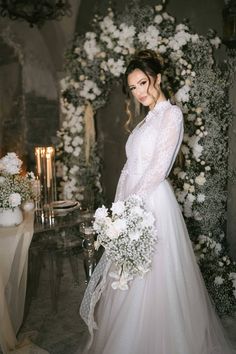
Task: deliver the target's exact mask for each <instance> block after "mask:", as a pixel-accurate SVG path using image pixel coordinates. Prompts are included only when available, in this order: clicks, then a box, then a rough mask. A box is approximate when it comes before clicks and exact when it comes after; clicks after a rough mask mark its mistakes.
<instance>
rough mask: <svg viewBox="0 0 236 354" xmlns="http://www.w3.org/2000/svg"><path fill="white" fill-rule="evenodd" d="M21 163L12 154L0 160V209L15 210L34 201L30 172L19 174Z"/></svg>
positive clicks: (31, 174) (32, 178) (32, 175)
mask: <svg viewBox="0 0 236 354" xmlns="http://www.w3.org/2000/svg"><path fill="white" fill-rule="evenodd" d="M21 165H22V161H21V160H20V159H19V158H18V157H17V155H16V154H15V153H14V152H10V153H8V154H7V155H5V156H4V157H2V158H1V159H0V208H3V209H8V208H12V209H13V208H16V207H18V206H20V205H21V204H22V203H23V202H26V201H30V200H33V199H34V193H33V188H32V181H33V180H34V174H33V173H32V172H30V173H27V174H26V175H24V176H23V175H22V174H21Z"/></svg>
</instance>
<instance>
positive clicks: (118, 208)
mask: <svg viewBox="0 0 236 354" xmlns="http://www.w3.org/2000/svg"><path fill="white" fill-rule="evenodd" d="M124 209H125V205H124V202H122V201H120V200H119V201H117V202H116V203H112V207H111V211H112V212H113V213H114V214H116V215H121V214H122V213H123V212H124Z"/></svg>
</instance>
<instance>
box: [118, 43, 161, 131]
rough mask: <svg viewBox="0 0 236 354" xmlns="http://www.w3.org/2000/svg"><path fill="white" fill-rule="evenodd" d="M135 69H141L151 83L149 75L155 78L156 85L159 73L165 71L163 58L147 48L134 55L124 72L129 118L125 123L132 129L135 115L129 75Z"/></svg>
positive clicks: (127, 127)
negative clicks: (133, 114) (132, 107)
mask: <svg viewBox="0 0 236 354" xmlns="http://www.w3.org/2000/svg"><path fill="white" fill-rule="evenodd" d="M135 69H139V70H141V71H142V72H143V73H144V74H145V75H146V76H147V78H148V80H149V84H150V83H151V80H150V78H149V76H151V77H153V78H154V85H155V82H156V79H157V75H158V74H162V71H163V60H162V58H161V57H159V55H158V54H157V53H156V52H154V51H153V50H150V49H146V50H141V51H140V52H138V53H137V54H135V55H134V56H133V58H132V59H131V61H130V62H129V64H128V66H127V69H126V71H125V74H124V78H123V91H124V93H125V94H126V97H127V99H126V113H127V115H128V119H127V121H126V123H125V129H126V130H127V131H130V129H129V128H130V124H131V123H132V120H133V117H132V113H131V110H130V104H131V96H132V95H131V93H130V89H129V87H128V76H129V74H131V73H132V72H133V71H134V70H135Z"/></svg>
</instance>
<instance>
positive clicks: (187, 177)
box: [57, 1, 236, 313]
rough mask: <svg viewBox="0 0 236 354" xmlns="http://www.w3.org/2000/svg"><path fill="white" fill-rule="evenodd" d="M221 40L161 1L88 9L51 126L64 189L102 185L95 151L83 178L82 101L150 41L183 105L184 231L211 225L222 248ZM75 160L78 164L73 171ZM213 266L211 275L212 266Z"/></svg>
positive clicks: (179, 188)
mask: <svg viewBox="0 0 236 354" xmlns="http://www.w3.org/2000/svg"><path fill="white" fill-rule="evenodd" d="M220 42H221V41H220V39H219V38H218V37H217V36H216V35H215V33H214V32H213V31H209V33H208V35H207V36H205V37H204V36H201V35H198V34H197V33H194V32H193V31H192V30H191V28H190V27H189V25H186V24H185V23H180V24H177V23H176V21H175V19H174V17H172V16H171V15H169V14H168V13H167V12H166V10H165V3H164V1H162V4H158V5H156V6H155V7H154V8H152V7H150V6H142V8H140V6H139V4H137V5H136V6H135V4H134V3H132V6H131V7H130V8H129V9H128V10H126V12H124V13H122V14H120V15H118V14H116V13H114V12H113V11H112V9H111V8H109V9H108V12H107V14H106V15H105V16H99V15H95V16H94V18H93V29H92V31H91V32H88V33H87V34H85V35H82V36H76V37H75V39H74V42H73V45H72V48H71V49H70V50H69V51H68V53H67V54H66V59H67V64H68V65H67V68H68V73H67V75H66V77H65V78H64V79H63V80H62V81H61V88H62V98H61V109H62V112H63V114H64V117H65V119H64V123H63V126H62V129H61V130H60V131H59V132H58V136H59V138H60V144H59V147H58V151H59V157H60V161H58V162H57V163H58V169H59V172H58V174H61V188H62V190H63V191H64V197H67V198H71V197H73V198H76V199H79V200H82V199H83V198H84V193H85V191H86V184H87V183H88V180H89V181H90V182H89V183H91V185H92V187H93V188H94V186H96V195H97V196H98V195H99V192H101V190H102V189H101V184H100V180H99V176H100V175H101V174H100V172H99V167H98V165H99V159H98V158H97V156H96V154H95V156H93V161H94V165H93V163H91V164H90V168H91V166H92V173H90V178H87V171H88V169H85V168H84V165H83V160H84V148H83V147H84V144H85V143H86V138H85V136H86V135H85V124H84V117H85V110H86V106H87V102H88V101H89V102H90V104H91V105H92V108H93V111H94V112H96V110H97V109H98V108H100V107H102V106H104V105H105V104H106V102H107V97H108V94H109V92H110V89H111V87H112V85H111V84H112V83H113V82H114V81H117V80H119V77H120V76H121V75H122V73H123V71H124V67H125V66H126V63H127V62H129V60H130V58H131V56H132V55H133V54H134V52H136V51H139V50H140V49H144V48H151V49H153V50H155V51H157V52H158V53H160V54H161V55H162V58H163V59H164V68H165V70H164V73H163V80H162V81H163V87H167V88H168V87H171V88H172V91H173V92H174V94H175V98H176V100H177V103H178V105H179V106H180V107H181V109H182V111H183V113H184V118H185V132H186V133H185V136H184V143H183V145H182V148H181V151H182V154H183V157H184V159H182V164H181V165H180V166H179V167H178V172H177V173H175V172H174V174H173V178H172V182H173V185H174V189H175V191H176V196H177V200H178V202H179V204H180V207H181V209H182V211H183V215H184V217H185V220H186V222H187V227H188V230H189V233H190V237H191V239H192V240H194V241H195V240H197V239H198V237H199V235H201V234H209V232H210V233H211V237H212V239H213V241H214V242H217V244H218V243H219V244H221V247H222V249H224V248H225V241H224V240H223V241H221V240H220V235H221V234H222V233H224V232H225V229H226V226H225V211H226V197H227V195H226V192H225V191H226V185H227V170H228V166H227V156H228V153H229V150H228V141H227V130H228V127H229V124H230V120H231V117H232V115H233V114H232V107H231V106H230V103H229V100H228V94H227V92H228V90H229V86H230V82H231V79H230V75H231V74H232V71H233V69H234V67H235V65H234V64H233V63H232V62H230V60H229V59H228V62H227V63H226V65H225V66H224V69H223V70H222V69H221V68H220V67H219V66H217V65H216V64H214V51H215V49H216V48H217V47H218V46H219V44H220ZM88 82H89V84H88ZM170 83H171V84H170ZM81 92H82V95H81ZM75 136H79V137H81V144H80V145H79V146H76V147H75V146H73V145H72V142H73V141H74V138H75ZM92 153H94V150H92ZM92 153H91V154H92ZM75 165H77V166H79V169H78V170H76V171H75V170H74V168H73V167H74V166H75ZM94 166H95V167H94ZM72 171H73V172H72ZM97 205H98V204H97ZM207 257H208V256H207V254H206V255H205V259H206V258H207ZM214 261H215V260H214ZM217 266H218V263H217ZM201 269H202V272H203V276H204V278H205V280H206V283H207V286H208V287H209V288H211V286H212V284H213V283H214V281H213V279H210V281H209V278H208V275H207V274H208V273H207V269H206V268H204V267H203V266H202V267H201ZM226 270H228V268H226ZM214 271H215V273H216V274H215V276H217V271H216V268H214ZM235 271H236V270H235ZM231 272H233V271H232V270H231ZM205 274H206V275H205ZM208 281H209V284H208ZM224 284H225V283H224ZM214 291H215V293H214V292H213V291H212V292H211V294H212V298H213V299H214V300H215V301H216V302H218V303H219V301H218V300H217V299H218V298H217V296H218V295H217V294H218V288H214ZM226 292H227V291H226ZM225 296H226V298H225V303H229V302H230V301H231V300H232V298H234V297H233V295H232V294H231V293H230V292H228V293H227V295H225ZM227 296H228V298H227ZM232 304H233V303H232ZM235 304H236V302H235ZM220 306H221V309H219V308H220ZM232 308H233V305H232V307H231V310H230V306H228V307H227V306H224V304H223V301H221V302H220V305H219V306H218V309H219V312H221V313H223V312H224V313H225V312H227V311H229V312H230V311H232Z"/></svg>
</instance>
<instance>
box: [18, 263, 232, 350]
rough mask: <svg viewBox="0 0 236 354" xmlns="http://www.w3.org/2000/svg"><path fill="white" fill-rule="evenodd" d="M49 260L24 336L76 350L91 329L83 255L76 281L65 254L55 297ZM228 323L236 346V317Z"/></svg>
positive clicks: (46, 346)
mask: <svg viewBox="0 0 236 354" xmlns="http://www.w3.org/2000/svg"><path fill="white" fill-rule="evenodd" d="M49 264H50V263H48V262H47V260H44V262H43V267H42V270H41V274H40V281H39V284H38V288H37V292H35V294H34V296H33V297H32V298H31V301H30V302H29V297H28V300H27V305H26V315H25V319H24V323H23V326H22V328H21V331H20V336H22V335H24V334H25V333H27V335H30V338H31V339H32V341H33V342H34V343H35V344H37V345H38V346H40V347H41V348H44V349H46V350H47V351H48V352H49V353H51V354H74V353H75V352H76V351H77V350H78V347H79V346H80V345H81V342H82V341H84V338H85V337H86V333H87V329H86V326H85V324H84V323H83V321H82V320H81V318H80V316H79V305H80V302H81V299H82V296H83V293H84V290H85V287H86V285H85V272H84V266H83V259H82V258H81V257H79V258H78V267H79V274H78V281H75V277H74V273H73V272H72V267H71V262H69V259H67V258H66V257H65V259H64V260H63V267H62V269H61V273H60V284H59V286H58V288H57V299H55V297H54V299H52V292H51V278H50V275H49V273H50V272H49V268H48V267H49ZM52 300H53V301H52ZM56 300H57V309H55V307H56V306H55V301H56ZM224 326H225V327H226V330H227V332H228V334H229V337H230V339H231V340H232V342H234V345H235V348H236V319H233V318H228V319H225V320H224ZM111 354H112V353H111ZM190 354H191V353H190Z"/></svg>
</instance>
